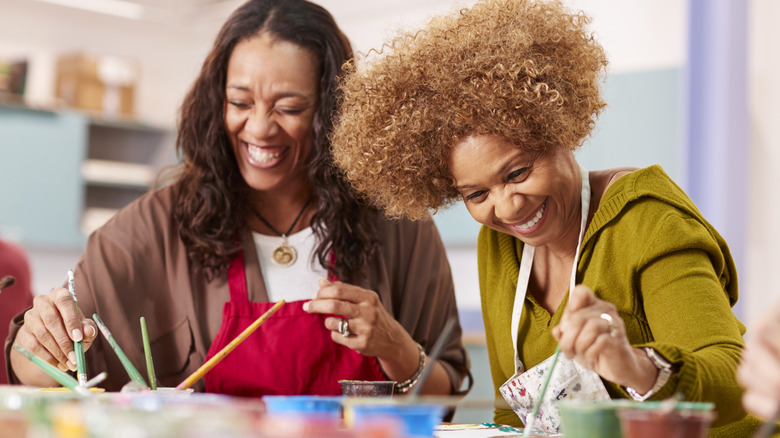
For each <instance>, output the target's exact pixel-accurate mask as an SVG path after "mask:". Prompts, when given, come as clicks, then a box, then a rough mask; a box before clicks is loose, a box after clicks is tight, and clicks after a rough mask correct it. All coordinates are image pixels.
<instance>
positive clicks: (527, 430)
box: [523, 344, 561, 438]
mask: <svg viewBox="0 0 780 438" xmlns="http://www.w3.org/2000/svg"><path fill="white" fill-rule="evenodd" d="M560 355H561V344H558V346H557V347H555V353H553V356H552V364H550V369H549V370H548V371H547V377H545V378H544V383H542V388H541V389H540V390H539V395H537V396H536V401H535V402H534V408H533V410H531V412H530V413H529V414H528V415H526V417H525V427H524V428H523V429H524V430H523V438H528V437H529V436H531V429H532V428H533V425H534V420H536V415H537V414H539V407H540V406H541V405H542V401H543V400H544V393H545V392H547V386H548V385H549V384H550V377H552V375H553V371H555V365H556V364H558V356H560Z"/></svg>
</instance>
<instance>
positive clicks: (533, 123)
mask: <svg viewBox="0 0 780 438" xmlns="http://www.w3.org/2000/svg"><path fill="white" fill-rule="evenodd" d="M589 22H590V18H588V17H587V16H585V15H584V14H583V13H581V12H580V13H570V12H569V11H568V10H567V9H566V8H565V7H564V6H563V5H562V4H561V3H560V2H559V1H531V0H484V1H481V2H479V3H478V4H476V5H475V6H473V7H472V8H470V9H463V10H460V11H458V13H456V14H453V15H451V16H442V17H438V18H434V19H433V20H431V22H430V23H429V24H428V26H427V27H426V28H425V29H424V30H422V31H419V32H417V33H415V34H402V35H400V36H397V37H396V38H394V39H393V40H392V41H391V42H390V43H389V44H388V45H386V47H385V49H384V50H383V51H382V52H377V53H374V56H373V57H371V59H368V57H365V59H363V60H362V61H363V62H362V63H360V64H357V65H356V64H355V63H351V64H348V65H347V66H346V67H345V69H346V74H345V76H344V77H343V78H342V84H341V87H342V90H343V100H342V103H341V113H340V115H339V116H338V120H337V121H336V124H335V128H334V132H333V133H332V149H333V156H334V159H335V162H336V164H337V165H338V166H339V167H340V168H341V169H342V170H343V171H344V173H345V174H346V177H347V179H348V180H349V181H350V182H351V183H352V185H353V186H354V188H355V190H357V191H358V192H359V193H360V194H362V195H363V196H365V197H366V198H367V199H368V200H370V202H372V203H373V204H374V205H375V206H377V207H378V208H380V209H383V210H384V211H385V214H386V215H387V216H389V217H396V218H397V217H407V218H410V219H421V218H424V217H427V216H429V214H430V211H431V210H434V211H435V210H437V209H439V208H440V207H442V206H446V205H449V204H451V203H453V202H454V201H455V200H457V199H460V197H459V194H458V192H457V191H456V190H455V188H454V185H453V178H452V176H451V174H450V171H449V166H448V160H449V154H450V151H451V149H452V147H453V145H454V144H455V143H457V142H458V141H459V140H461V139H463V138H465V137H467V136H469V135H472V134H492V135H498V136H500V137H502V138H503V139H505V140H506V141H508V142H510V143H511V144H514V145H517V146H518V147H522V148H524V149H526V150H529V151H533V152H534V153H538V154H545V153H548V152H550V151H552V150H553V148H557V147H561V146H563V147H568V148H570V149H572V150H573V149H576V148H578V147H579V146H580V145H582V142H583V141H584V139H585V137H586V136H587V135H588V134H589V133H590V132H591V130H592V129H593V126H594V125H595V122H596V118H597V116H598V114H599V113H600V112H601V110H602V109H603V108H604V106H605V103H604V101H603V99H602V97H601V92H600V86H599V80H600V78H601V76H602V73H603V72H604V70H605V68H606V65H607V61H606V57H605V55H604V51H603V49H602V48H601V46H600V45H599V44H598V43H597V42H596V41H595V40H594V38H593V36H592V35H591V34H590V33H589V32H588V31H587V29H586V26H587V24H588V23H589Z"/></svg>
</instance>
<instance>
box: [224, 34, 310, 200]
mask: <svg viewBox="0 0 780 438" xmlns="http://www.w3.org/2000/svg"><path fill="white" fill-rule="evenodd" d="M318 80H319V78H318V68H317V62H316V59H315V57H314V56H313V55H312V54H311V52H309V51H308V50H306V49H304V48H302V47H300V46H298V45H295V44H293V43H291V42H288V41H283V40H278V39H277V40H275V39H273V38H272V37H271V36H270V35H268V34H265V33H264V34H261V35H259V36H256V37H252V38H249V39H246V40H244V41H242V42H240V43H238V44H237V45H236V47H235V48H234V49H233V53H232V55H231V57H230V62H229V63H228V71H227V81H226V84H225V86H226V97H227V99H226V102H225V110H224V117H225V126H226V128H227V131H228V136H229V138H230V143H231V146H232V148H233V153H234V154H235V156H236V160H237V161H238V167H239V169H240V170H241V175H242V176H243V177H244V180H245V181H246V183H247V184H248V185H249V186H250V187H251V188H253V189H254V190H257V191H259V192H265V191H269V190H290V191H300V190H301V187H305V186H306V184H307V177H306V172H305V169H304V163H305V160H306V157H307V156H308V154H309V150H310V149H311V143H312V138H313V137H312V136H313V132H312V122H313V120H314V114H315V112H316V111H317V104H318V101H317V99H318V97H317V96H318V89H317V84H318Z"/></svg>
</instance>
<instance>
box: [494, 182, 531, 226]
mask: <svg viewBox="0 0 780 438" xmlns="http://www.w3.org/2000/svg"><path fill="white" fill-rule="evenodd" d="M494 193H495V194H496V196H495V197H494V198H493V199H494V205H493V210H494V212H495V215H496V219H499V220H501V221H510V222H511V221H516V220H519V219H521V218H520V217H518V213H519V212H520V211H521V210H522V209H523V206H525V201H526V200H525V196H523V195H522V194H521V193H517V192H516V191H514V190H512V189H511V188H509V187H506V186H504V187H502V188H500V189H497V190H496V189H494Z"/></svg>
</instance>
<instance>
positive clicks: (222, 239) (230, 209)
mask: <svg viewBox="0 0 780 438" xmlns="http://www.w3.org/2000/svg"><path fill="white" fill-rule="evenodd" d="M262 33H268V34H270V35H272V36H273V37H275V38H278V39H280V40H284V41H289V42H292V43H294V44H297V45H298V46H301V47H303V48H306V49H308V50H310V51H311V52H312V53H313V54H314V55H315V56H316V57H317V59H318V60H319V68H320V72H319V73H320V83H319V109H318V111H317V112H316V114H315V116H314V122H313V131H314V135H313V137H314V139H313V144H312V149H311V153H310V155H309V157H307V165H308V169H309V170H308V176H309V180H310V182H311V187H312V196H313V199H314V202H315V203H316V206H317V211H316V213H315V214H314V216H313V218H312V228H313V230H314V233H315V235H316V236H317V242H318V246H317V248H316V250H315V257H316V258H317V259H318V260H319V262H320V263H321V264H322V266H324V267H325V268H327V269H328V270H329V271H330V272H332V273H334V274H336V275H337V276H338V277H339V278H341V279H342V280H344V281H350V280H354V279H355V278H356V276H357V274H358V272H359V270H360V269H361V268H362V267H363V265H364V264H365V263H366V261H367V259H368V257H369V256H370V255H371V254H372V252H373V251H374V249H375V246H376V238H375V236H374V233H375V232H374V229H373V226H372V222H371V220H370V217H371V215H374V214H376V211H375V210H373V209H371V208H366V207H365V206H362V205H361V204H360V203H359V202H358V201H357V200H356V198H355V195H354V193H353V191H352V189H351V188H350V186H349V184H348V183H347V182H346V181H345V180H344V178H343V177H342V175H341V174H340V173H339V172H338V171H337V170H336V169H335V168H334V165H333V160H332V157H331V155H330V142H329V139H328V134H329V133H330V131H331V128H332V125H333V122H332V120H333V116H334V113H335V111H336V109H337V101H338V93H339V90H338V88H337V86H336V84H337V76H338V75H339V73H340V72H341V66H342V64H344V63H345V62H347V61H349V60H350V59H351V58H352V56H353V52H352V48H351V46H350V44H349V41H348V40H347V38H346V37H345V36H344V34H343V33H342V32H341V30H339V28H338V26H337V25H336V22H335V21H334V20H333V17H332V16H331V15H330V13H328V11H326V10H325V9H323V8H322V7H320V6H317V5H315V4H313V3H310V2H308V1H305V0H250V1H248V2H247V3H245V4H243V5H242V6H241V7H239V8H238V9H237V10H236V11H235V12H234V13H233V14H232V15H231V16H230V18H229V19H228V20H227V22H226V23H225V24H224V26H223V27H222V29H221V31H220V32H219V35H218V36H217V39H216V41H215V42H214V46H213V48H212V49H211V52H210V53H209V55H208V57H207V58H206V60H205V61H204V63H203V67H202V68H201V71H200V75H199V76H198V78H197V79H196V80H195V83H194V85H193V86H192V89H191V90H190V91H189V93H188V94H187V96H186V98H185V99H184V102H183V104H182V106H181V113H180V121H179V132H178V139H177V149H178V151H179V153H180V155H181V158H182V163H181V165H180V167H179V180H178V182H177V184H178V195H177V196H178V199H177V203H176V206H175V207H174V218H175V219H176V221H177V222H178V224H179V227H180V229H179V234H180V235H181V238H182V240H183V241H184V243H185V245H186V246H187V251H188V255H189V257H190V260H191V262H193V263H194V264H195V266H196V267H197V268H198V269H202V270H203V271H204V272H205V274H206V276H207V278H209V279H212V278H214V277H215V276H217V275H221V274H223V273H224V272H225V271H226V269H227V266H228V264H229V262H230V260H231V259H232V258H233V256H234V255H235V254H236V253H237V252H238V250H239V246H238V245H237V240H236V239H237V236H238V230H240V229H241V228H242V227H245V226H247V221H248V217H249V214H250V211H251V210H250V207H249V204H248V202H247V201H248V199H249V197H248V196H247V194H248V193H249V191H250V190H251V189H250V187H249V186H248V185H247V184H246V182H245V181H244V179H243V178H242V176H241V173H240V171H239V168H238V163H237V161H236V158H235V156H234V154H233V152H232V149H231V147H230V142H229V139H228V134H227V130H226V128H225V123H224V119H223V108H224V104H225V99H226V95H225V83H226V77H227V67H228V61H229V60H230V56H231V54H232V52H233V49H234V48H235V46H236V45H237V44H238V43H239V42H241V41H243V40H245V39H248V38H252V37H254V36H257V35H259V34H262ZM332 253H334V254H335V257H331V254H332Z"/></svg>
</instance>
